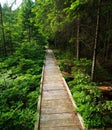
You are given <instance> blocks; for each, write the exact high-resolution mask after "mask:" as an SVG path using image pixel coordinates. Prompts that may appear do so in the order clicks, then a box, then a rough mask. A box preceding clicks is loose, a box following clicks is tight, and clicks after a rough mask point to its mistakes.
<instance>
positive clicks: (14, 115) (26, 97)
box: [0, 42, 44, 130]
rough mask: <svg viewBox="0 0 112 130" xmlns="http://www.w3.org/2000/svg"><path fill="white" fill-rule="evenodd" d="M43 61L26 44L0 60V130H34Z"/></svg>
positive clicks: (41, 55)
mask: <svg viewBox="0 0 112 130" xmlns="http://www.w3.org/2000/svg"><path fill="white" fill-rule="evenodd" d="M43 59H44V51H43V49H42V48H40V47H39V46H38V45H36V44H34V43H32V44H31V43H28V42H27V43H22V45H21V47H20V48H18V49H17V50H16V52H15V53H14V54H13V55H11V56H10V57H7V58H5V59H1V61H0V77H1V78H0V111H1V114H0V129H2V130H7V129H8V130H12V129H13V130H20V129H22V130H33V129H34V122H35V120H36V119H37V112H36V111H37V101H38V95H39V92H40V90H39V87H40V78H41V72H42V66H43Z"/></svg>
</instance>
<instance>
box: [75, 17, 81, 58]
mask: <svg viewBox="0 0 112 130" xmlns="http://www.w3.org/2000/svg"><path fill="white" fill-rule="evenodd" d="M79 33H80V20H79V18H78V19H77V55H76V58H77V60H79V58H80V45H79V44H80V43H79Z"/></svg>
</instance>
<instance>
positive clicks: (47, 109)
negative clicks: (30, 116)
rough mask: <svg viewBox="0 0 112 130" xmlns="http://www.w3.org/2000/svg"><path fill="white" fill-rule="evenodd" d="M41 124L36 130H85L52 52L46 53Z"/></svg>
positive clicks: (41, 101)
mask: <svg viewBox="0 0 112 130" xmlns="http://www.w3.org/2000/svg"><path fill="white" fill-rule="evenodd" d="M41 89H42V90H41V99H40V103H39V111H40V115H39V122H38V126H37V127H38V128H35V130H84V127H83V125H82V123H81V120H80V117H79V116H78V114H77V113H76V112H74V105H73V100H72V98H71V95H70V91H69V89H68V86H67V84H66V82H65V80H64V79H63V76H62V74H61V72H60V70H59V67H58V65H57V63H56V59H55V57H54V54H53V52H52V50H50V49H48V50H47V51H46V59H45V65H44V69H43V78H42V87H41Z"/></svg>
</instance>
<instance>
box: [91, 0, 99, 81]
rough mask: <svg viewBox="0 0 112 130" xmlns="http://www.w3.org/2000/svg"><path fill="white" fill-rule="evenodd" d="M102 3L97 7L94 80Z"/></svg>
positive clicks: (92, 72)
mask: <svg viewBox="0 0 112 130" xmlns="http://www.w3.org/2000/svg"><path fill="white" fill-rule="evenodd" d="M100 4H101V0H99V1H98V9H97V19H96V32H95V42H94V49H93V61H92V70H91V81H94V79H95V69H96V56H97V55H96V53H97V45H98V36H99V24H100Z"/></svg>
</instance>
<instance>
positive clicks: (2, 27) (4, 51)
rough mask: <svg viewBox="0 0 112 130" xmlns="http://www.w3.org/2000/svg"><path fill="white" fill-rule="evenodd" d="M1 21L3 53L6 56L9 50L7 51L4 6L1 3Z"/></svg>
mask: <svg viewBox="0 0 112 130" xmlns="http://www.w3.org/2000/svg"><path fill="white" fill-rule="evenodd" d="M0 19H1V20H0V22H1V30H2V40H3V41H2V42H3V43H2V45H3V54H4V56H6V55H7V51H6V44H5V32H4V25H3V14H2V6H1V3H0Z"/></svg>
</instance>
